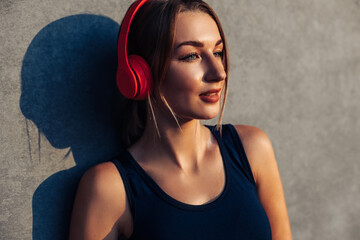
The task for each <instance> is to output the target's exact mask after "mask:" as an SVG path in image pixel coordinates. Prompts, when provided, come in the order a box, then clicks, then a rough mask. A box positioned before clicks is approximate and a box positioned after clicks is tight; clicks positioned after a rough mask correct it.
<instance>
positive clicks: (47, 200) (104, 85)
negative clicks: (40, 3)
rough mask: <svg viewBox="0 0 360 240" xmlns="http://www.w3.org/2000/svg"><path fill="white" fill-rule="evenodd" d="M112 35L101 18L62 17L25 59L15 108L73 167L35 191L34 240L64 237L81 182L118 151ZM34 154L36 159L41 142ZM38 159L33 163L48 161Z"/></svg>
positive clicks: (112, 26)
mask: <svg viewBox="0 0 360 240" xmlns="http://www.w3.org/2000/svg"><path fill="white" fill-rule="evenodd" d="M118 29H119V25H118V24H117V23H116V22H114V21H113V20H111V19H110V18H108V17H104V16H98V15H90V14H82V15H74V16H69V17H65V18H62V19H59V20H57V21H54V22H52V23H50V24H49V25H47V26H45V27H44V28H43V29H42V30H41V31H40V32H39V33H38V34H37V35H36V36H35V37H34V39H33V40H32V42H31V44H30V45H29V47H28V49H27V51H26V54H25V56H24V59H23V62H22V69H21V98H20V109H21V111H22V113H23V115H24V116H25V118H26V119H27V120H31V121H32V122H34V124H35V125H36V126H37V128H38V129H39V133H41V134H42V135H44V136H45V137H46V138H47V140H48V141H49V142H50V144H51V145H52V146H53V147H55V148H60V149H62V148H70V150H71V152H72V154H73V157H74V161H75V162H76V166H75V167H73V168H71V169H68V170H64V171H60V172H57V173H54V174H53V175H52V176H50V177H49V178H47V179H46V180H45V181H44V182H42V183H41V184H40V185H39V187H38V188H37V189H36V191H35V193H34V195H33V239H35V240H37V239H66V238H67V237H68V236H67V234H68V226H69V220H70V216H71V209H72V203H73V200H74V196H75V192H76V188H77V184H78V181H79V179H80V177H81V175H82V174H83V173H84V171H85V170H87V169H88V168H89V167H91V166H93V165H95V164H97V163H100V162H102V161H106V160H109V159H110V158H111V157H112V156H114V155H116V154H118V153H119V151H120V150H121V147H120V144H119V143H120V142H119V131H118V128H117V122H118V119H119V117H120V115H121V108H122V105H123V104H122V103H123V100H124V99H123V97H122V96H121V94H120V93H119V91H118V90H117V87H116V81H115V76H116V66H117V34H118ZM28 141H30V140H29V139H28ZM29 144H30V143H29ZM38 148H39V149H38V150H39V152H40V150H41V144H40V142H39V144H38ZM40 156H41V154H39V157H38V158H39V159H38V161H42V162H44V161H50V160H49V159H40ZM32 158H33V157H32V155H31V150H29V161H32V162H35V161H36V160H35V159H32ZM60 160H61V159H60Z"/></svg>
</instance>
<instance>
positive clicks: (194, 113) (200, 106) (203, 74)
mask: <svg viewBox="0 0 360 240" xmlns="http://www.w3.org/2000/svg"><path fill="white" fill-rule="evenodd" d="M175 29H176V31H175V44H174V54H173V56H172V59H171V62H170V66H169V70H168V73H167V76H166V80H165V82H164V84H163V86H162V88H161V91H162V93H163V95H164V97H165V99H166V100H167V102H168V103H169V105H170V107H171V108H172V109H173V110H174V111H175V113H176V115H177V116H178V117H180V118H181V119H182V120H186V121H188V120H191V119H211V118H214V117H216V115H217V114H218V113H219V105H220V95H221V92H222V89H223V87H224V83H225V81H224V80H225V78H226V73H225V70H224V66H223V63H222V57H223V42H222V39H221V36H220V33H219V29H218V27H217V24H216V22H215V21H214V20H213V19H212V18H211V16H209V15H208V14H206V13H204V12H200V11H187V12H183V13H180V14H179V15H178V16H177V19H176V28H175Z"/></svg>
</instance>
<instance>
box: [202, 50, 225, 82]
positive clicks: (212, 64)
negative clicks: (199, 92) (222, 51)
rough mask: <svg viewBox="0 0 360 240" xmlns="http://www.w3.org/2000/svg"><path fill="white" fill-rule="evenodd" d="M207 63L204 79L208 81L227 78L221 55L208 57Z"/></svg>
mask: <svg viewBox="0 0 360 240" xmlns="http://www.w3.org/2000/svg"><path fill="white" fill-rule="evenodd" d="M204 65H205V76H204V79H205V81H207V82H219V81H223V80H225V78H226V72H225V69H224V64H223V61H222V59H221V58H220V57H215V56H214V55H213V54H211V56H209V57H208V59H207V60H206V63H205V64H204Z"/></svg>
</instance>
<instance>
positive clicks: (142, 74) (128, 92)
mask: <svg viewBox="0 0 360 240" xmlns="http://www.w3.org/2000/svg"><path fill="white" fill-rule="evenodd" d="M147 1H148V0H138V1H136V2H135V3H133V5H132V6H131V7H130V8H129V10H128V11H127V13H126V15H125V17H124V20H123V22H122V24H121V27H120V33H119V39H118V68H117V72H116V84H117V86H118V88H119V90H120V92H121V94H122V95H124V97H126V98H128V99H134V100H143V99H145V98H146V97H147V96H148V95H149V94H150V93H151V91H152V87H153V84H152V74H151V69H150V66H149V64H148V63H147V62H146V60H145V59H144V58H142V57H140V56H138V55H130V56H128V55H127V41H128V36H129V31H130V25H131V22H132V21H133V19H134V16H135V14H136V12H137V11H138V10H139V9H140V7H141V6H142V5H143V4H144V3H145V2H147Z"/></svg>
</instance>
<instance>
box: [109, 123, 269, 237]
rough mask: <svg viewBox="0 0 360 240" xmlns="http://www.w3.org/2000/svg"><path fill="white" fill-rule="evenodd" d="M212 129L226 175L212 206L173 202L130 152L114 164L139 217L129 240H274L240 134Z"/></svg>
mask: <svg viewBox="0 0 360 240" xmlns="http://www.w3.org/2000/svg"><path fill="white" fill-rule="evenodd" d="M207 127H208V128H209V129H210V131H211V132H212V134H213V135H214V136H215V138H216V140H217V142H218V144H219V148H220V152H221V156H222V159H223V164H224V170H225V187H224V189H223V191H222V192H221V193H220V195H219V196H218V197H217V198H216V199H215V200H213V201H211V202H208V203H205V204H202V205H191V204H187V203H183V202H180V201H178V200H176V199H174V198H172V197H171V196H169V195H168V194H167V193H165V191H163V190H162V189H161V188H160V186H159V185H157V184H156V182H155V181H154V180H153V179H152V178H151V177H150V175H148V174H147V173H146V171H145V170H144V169H143V168H142V167H141V166H140V165H139V164H138V163H137V162H136V160H135V159H134V158H133V157H132V156H131V154H130V153H129V152H128V151H124V152H123V153H122V154H120V156H118V157H116V158H114V159H112V160H111V161H112V162H113V163H114V164H115V165H116V167H117V169H118V170H119V172H120V175H121V177H122V179H123V182H124V187H125V191H126V194H127V198H128V201H129V205H130V210H131V213H132V216H133V226H134V227H133V233H132V235H131V237H130V238H129V239H131V240H139V239H141V240H143V239H156V240H170V239H171V240H184V239H196V240H198V239H206V240H219V239H226V240H233V239H234V240H235V239H236V240H241V239H242V240H269V239H271V229H270V223H269V220H268V217H267V215H266V213H265V210H264V208H263V207H262V205H261V203H260V201H259V199H258V196H257V192H256V186H255V181H254V177H253V175H252V172H251V169H250V165H249V162H248V160H247V157H246V155H245V151H244V148H243V146H242V143H241V140H240V138H239V136H238V134H237V132H236V129H235V128H234V126H232V125H231V124H226V125H223V128H222V136H220V133H219V132H218V131H216V129H215V126H207Z"/></svg>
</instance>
